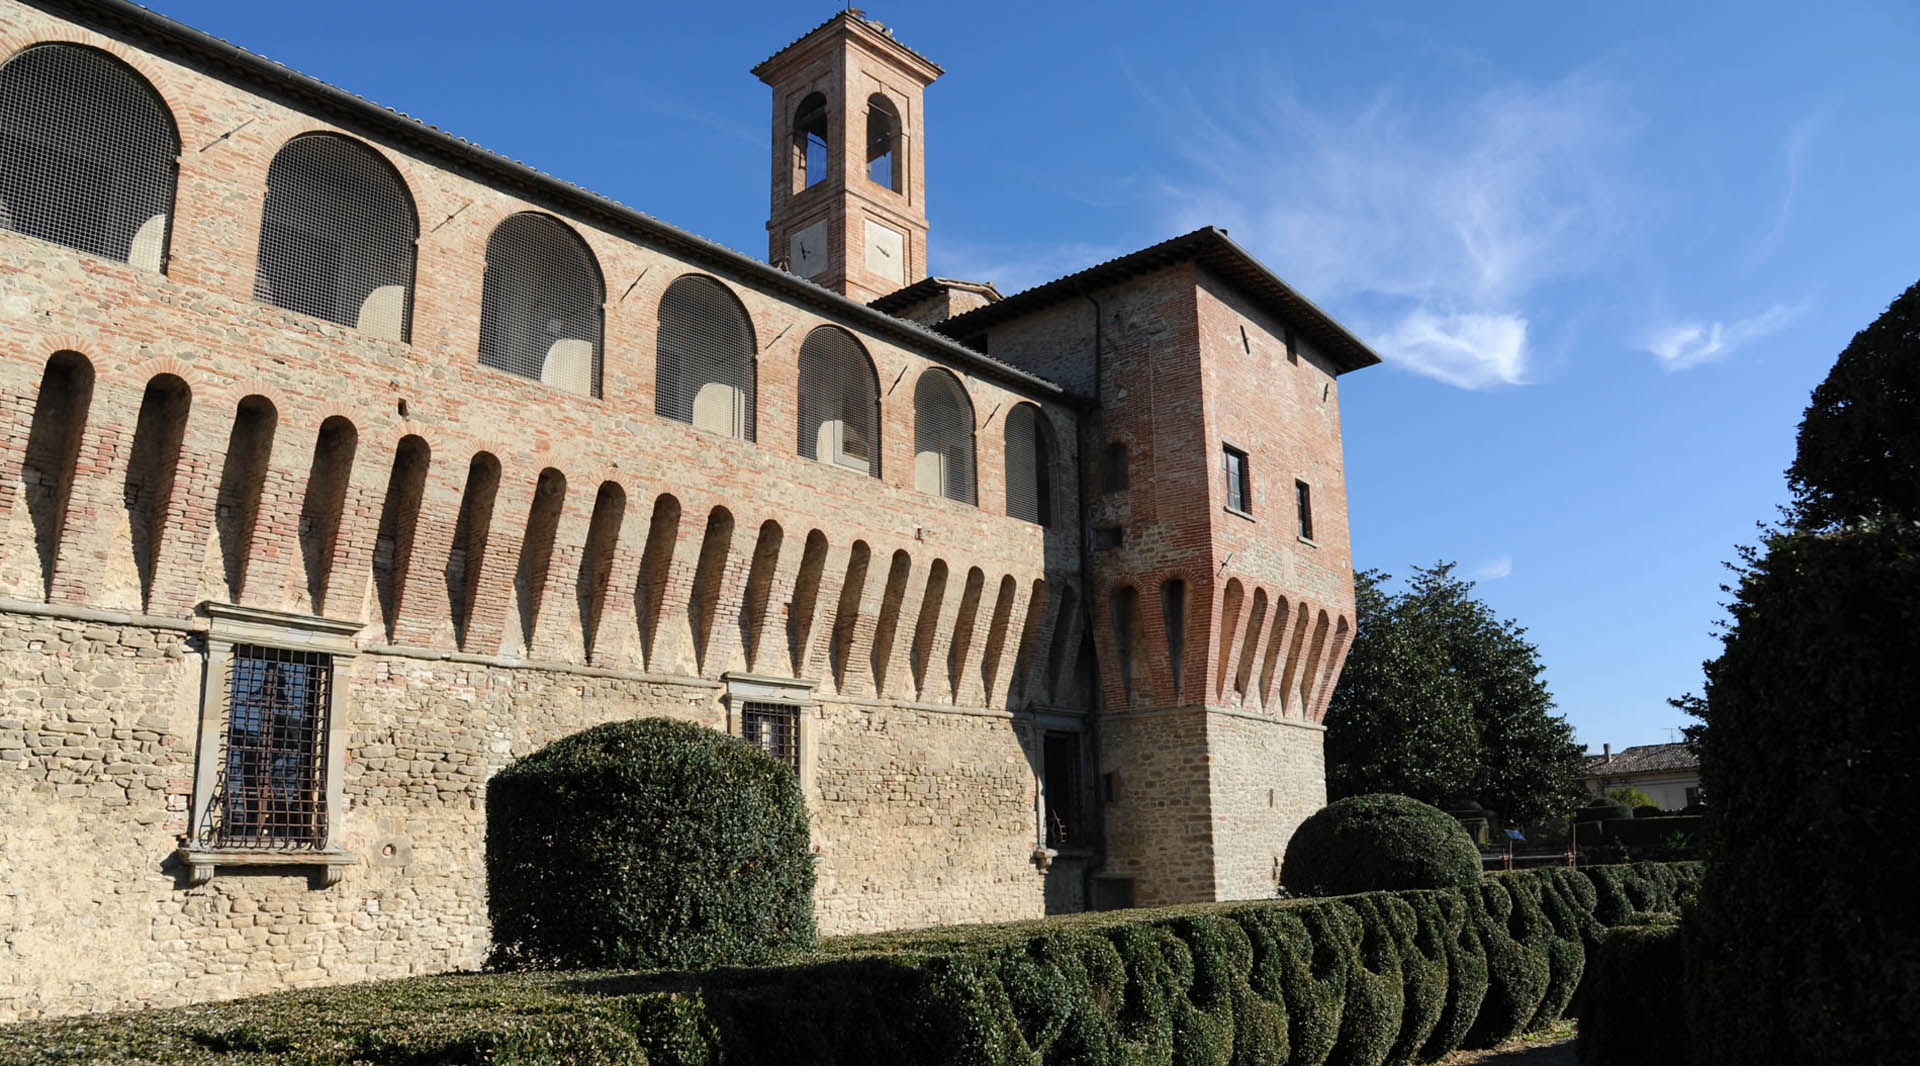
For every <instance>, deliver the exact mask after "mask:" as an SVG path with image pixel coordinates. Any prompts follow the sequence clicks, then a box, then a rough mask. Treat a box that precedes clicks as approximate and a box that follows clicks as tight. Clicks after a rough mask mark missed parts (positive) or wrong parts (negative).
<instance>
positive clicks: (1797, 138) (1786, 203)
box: [1746, 115, 1820, 270]
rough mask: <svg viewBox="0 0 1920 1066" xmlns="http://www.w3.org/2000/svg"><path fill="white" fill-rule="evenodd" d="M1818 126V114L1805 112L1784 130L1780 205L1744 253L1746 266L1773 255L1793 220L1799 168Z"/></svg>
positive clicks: (1798, 191) (1750, 267)
mask: <svg viewBox="0 0 1920 1066" xmlns="http://www.w3.org/2000/svg"><path fill="white" fill-rule="evenodd" d="M1819 129H1820V116H1819V115H1809V116H1807V117H1806V118H1803V119H1801V120H1800V121H1798V122H1796V123H1794V124H1793V128H1792V129H1790V130H1789V131H1787V150H1786V171H1787V177H1786V182H1787V188H1786V192H1785V193H1783V194H1782V195H1781V197H1780V207H1779V208H1778V209H1777V210H1775V211H1774V213H1773V224H1772V225H1771V226H1768V227H1767V232H1766V233H1764V234H1762V235H1761V236H1760V239H1759V240H1758V241H1756V242H1755V243H1754V246H1753V251H1752V252H1751V253H1750V254H1749V255H1748V256H1747V263H1746V266H1747V269H1749V270H1751V269H1753V268H1754V267H1757V266H1759V265H1760V264H1761V263H1764V262H1766V261H1767V259H1768V258H1769V257H1771V256H1772V255H1773V251H1774V249H1775V248H1776V247H1778V246H1779V244H1780V238H1781V236H1782V235H1783V234H1785V233H1786V231H1787V224H1788V223H1789V222H1791V221H1792V220H1793V201H1794V198H1795V197H1797V196H1798V195H1799V193H1800V167H1801V165H1802V163H1803V162H1804V161H1805V159H1806V156H1807V149H1808V148H1809V147H1810V146H1812V144H1813V137H1814V134H1815V133H1817V132H1819Z"/></svg>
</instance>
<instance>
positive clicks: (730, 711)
mask: <svg viewBox="0 0 1920 1066" xmlns="http://www.w3.org/2000/svg"><path fill="white" fill-rule="evenodd" d="M720 680H721V681H722V682H724V683H725V684H726V686H727V688H726V692H725V693H724V695H723V696H722V699H723V700H724V701H725V703H726V705H727V735H728V736H732V737H737V738H739V739H740V740H741V741H742V742H745V741H746V739H747V738H746V734H745V732H744V725H743V722H744V719H745V716H746V706H747V704H749V703H772V704H777V705H779V706H782V707H791V708H793V711H794V723H793V733H794V736H793V743H794V759H795V761H796V762H797V763H798V764H799V776H800V794H801V795H802V796H805V797H807V798H808V799H809V800H811V799H812V798H813V795H814V752H815V747H816V741H817V739H818V738H817V737H816V736H815V733H814V730H813V728H812V727H811V725H810V721H811V719H812V717H813V712H814V711H816V710H817V709H818V708H819V706H820V701H819V700H818V699H815V698H814V695H813V689H814V685H815V684H816V682H813V681H797V680H795V679H793V678H791V677H770V676H767V675H765V674H748V673H740V672H736V671H730V672H728V673H724V674H721V675H720Z"/></svg>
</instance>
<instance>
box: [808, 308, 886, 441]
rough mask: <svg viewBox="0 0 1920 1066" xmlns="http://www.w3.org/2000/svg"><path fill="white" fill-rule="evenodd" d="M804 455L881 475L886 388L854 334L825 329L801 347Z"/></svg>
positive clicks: (817, 332) (817, 330) (815, 332)
mask: <svg viewBox="0 0 1920 1066" xmlns="http://www.w3.org/2000/svg"><path fill="white" fill-rule="evenodd" d="M799 370H800V440H799V446H800V454H801V455H802V456H803V457H805V458H808V459H818V460H820V461H821V462H823V463H832V464H834V465H836V466H844V467H847V468H849V469H852V470H858V471H860V472H861V473H863V474H869V475H871V476H873V477H879V476H880V432H879V430H880V383H879V379H878V378H876V377H875V376H874V372H873V360H872V359H869V358H867V353H866V349H864V348H862V347H860V342H859V341H857V340H855V339H854V337H853V334H851V333H848V332H847V331H846V330H844V329H841V328H840V327H838V326H819V327H817V328H815V329H814V331H813V332H812V333H809V334H807V339H806V341H805V342H804V343H802V344H801V345H800V367H799Z"/></svg>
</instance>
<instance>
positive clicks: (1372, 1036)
mask: <svg viewBox="0 0 1920 1066" xmlns="http://www.w3.org/2000/svg"><path fill="white" fill-rule="evenodd" d="M1448 820H1449V821H1452V819H1448ZM1455 824H1456V825H1457V824H1458V823H1455ZM1387 898H1388V897H1386V896H1385V895H1383V894H1381V893H1377V892H1371V893H1367V894H1366V895H1362V896H1356V897H1353V898H1351V899H1345V900H1341V901H1339V902H1338V903H1335V904H1332V906H1333V908H1335V909H1336V911H1345V914H1342V915H1340V918H1339V920H1341V921H1342V922H1344V923H1345V924H1346V926H1347V928H1348V929H1349V930H1351V932H1352V936H1353V942H1354V945H1355V950H1354V953H1353V968H1352V970H1351V971H1350V972H1349V974H1348V975H1347V1002H1346V1005H1345V1006H1344V1007H1343V1008H1342V1010H1341V1013H1340V1039H1339V1040H1338V1041H1336V1042H1335V1043H1334V1045H1333V1053H1332V1054H1330V1055H1328V1056H1327V1066H1380V1064H1381V1063H1382V1062H1385V1061H1386V1058H1387V1052H1388V1051H1390V1050H1392V1048H1393V1042H1394V1039H1395V1038H1396V1037H1398V1036H1399V1035H1400V1015H1401V1012H1402V1011H1403V1010H1404V1008H1405V1006H1406V1001H1405V999H1404V998H1403V995H1404V993H1403V992H1402V989H1401V977H1400V951H1399V949H1398V948H1396V947H1395V946H1394V942H1393V933H1392V931H1391V930H1390V929H1388V928H1387V922H1386V917H1385V915H1384V914H1383V913H1382V912H1381V903H1382V901H1383V900H1385V899H1387Z"/></svg>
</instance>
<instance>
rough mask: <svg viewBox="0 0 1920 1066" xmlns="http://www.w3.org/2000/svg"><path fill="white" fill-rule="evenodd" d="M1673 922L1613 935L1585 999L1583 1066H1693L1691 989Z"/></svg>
mask: <svg viewBox="0 0 1920 1066" xmlns="http://www.w3.org/2000/svg"><path fill="white" fill-rule="evenodd" d="M1681 943H1682V937H1681V934H1680V926H1679V924H1678V923H1677V922H1676V921H1674V920H1673V919H1672V918H1665V919H1663V920H1659V921H1652V922H1649V923H1648V924H1646V925H1625V926H1620V927H1619V928H1616V929H1609V930H1607V931H1606V933H1605V934H1604V935H1603V936H1602V937H1601V941H1600V950H1599V951H1597V952H1595V953H1594V960H1593V973H1592V976H1591V978H1590V979H1589V980H1588V982H1587V986H1586V990H1585V992H1583V993H1582V994H1581V1003H1580V1043H1579V1048H1578V1050H1579V1056H1580V1063H1581V1066H1611V1064H1613V1063H1622V1062H1631V1063H1634V1064H1635V1066H1687V1062H1688V1057H1687V1011H1686V985H1685V980H1684V975H1683V972H1682V971H1683V969H1684V966H1683V954H1682V947H1681Z"/></svg>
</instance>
